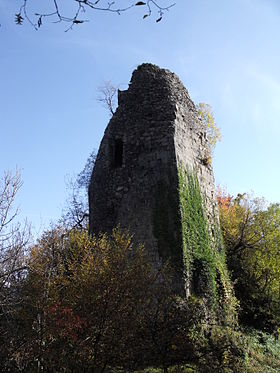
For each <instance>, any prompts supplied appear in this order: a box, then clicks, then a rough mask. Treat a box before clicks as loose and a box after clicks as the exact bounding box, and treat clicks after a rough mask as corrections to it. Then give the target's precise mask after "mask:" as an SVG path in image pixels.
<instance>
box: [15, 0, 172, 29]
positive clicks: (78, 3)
mask: <svg viewBox="0 0 280 373" xmlns="http://www.w3.org/2000/svg"><path fill="white" fill-rule="evenodd" d="M118 3H119V1H111V2H108V1H105V0H94V1H89V0H72V1H71V2H70V7H71V10H70V14H71V15H66V14H68V13H67V7H66V6H65V4H63V5H62V2H61V1H59V0H48V1H47V5H46V4H44V7H39V6H38V4H37V3H36V2H34V1H32V0H22V4H21V6H20V8H19V10H18V12H17V13H16V16H15V22H16V24H18V25H22V24H23V22H24V21H25V20H26V21H28V22H29V23H30V24H31V25H32V26H33V27H34V28H35V29H36V30H38V29H39V28H40V27H42V25H43V22H45V21H46V20H50V21H52V22H54V23H59V22H60V23H65V24H67V25H68V27H67V29H66V30H65V31H68V30H70V29H72V28H73V26H76V25H81V24H83V23H85V22H88V20H87V19H85V18H84V14H85V13H86V12H87V11H88V12H89V11H92V12H96V13H97V12H100V11H102V12H110V13H116V14H118V15H120V14H122V13H124V12H126V11H128V10H130V9H132V8H134V7H139V8H144V9H145V13H144V15H143V18H144V19H145V18H147V17H150V16H151V15H152V13H153V11H156V12H157V14H158V16H157V18H156V22H159V21H161V19H162V17H163V15H164V14H165V13H166V12H167V11H168V10H169V9H170V8H172V7H173V6H174V5H175V4H172V3H169V4H166V3H165V2H164V1H163V0H146V1H136V0H127V1H126V5H124V6H120V5H119V4H118ZM42 9H44V10H42ZM46 9H47V10H46ZM68 11H69V9H68Z"/></svg>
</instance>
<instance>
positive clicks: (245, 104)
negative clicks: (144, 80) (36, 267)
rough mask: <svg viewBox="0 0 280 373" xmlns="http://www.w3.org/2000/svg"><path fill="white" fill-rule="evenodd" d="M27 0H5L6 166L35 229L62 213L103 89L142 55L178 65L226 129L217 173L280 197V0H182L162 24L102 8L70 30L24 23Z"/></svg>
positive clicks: (2, 123)
mask: <svg viewBox="0 0 280 373" xmlns="http://www.w3.org/2000/svg"><path fill="white" fill-rule="evenodd" d="M46 1H47V0H45V2H46ZM69 2H70V1H68V4H69ZM128 2H129V0H119V3H120V4H127V3H128ZM171 2H172V1H171ZM61 3H62V4H66V3H67V2H65V1H61ZM161 3H168V0H161ZM19 4H20V1H17V0H12V1H11V0H1V1H0V23H1V27H0V46H1V48H0V64H1V65H0V66H1V69H0V82H1V88H0V129H1V131H0V159H1V163H0V175H1V174H3V171H4V170H8V169H9V170H14V169H15V168H16V167H17V168H19V169H20V170H21V172H22V179H23V182H24V185H23V187H22V189H21V191H20V194H19V196H18V203H19V204H20V207H21V216H22V217H24V216H26V217H27V218H28V219H29V220H30V221H31V222H33V224H34V226H35V227H36V229H38V228H39V227H47V226H48V224H49V221H50V220H55V219H57V218H59V216H60V213H61V209H62V207H63V205H64V201H65V196H66V187H65V179H66V178H67V175H73V174H75V173H78V172H79V171H80V170H81V169H82V168H83V166H84V164H85V162H86V159H87V157H88V155H89V153H90V152H91V151H92V150H93V149H98V146H99V143H100V140H101V138H102V135H103V132H104V129H105V127H106V125H107V122H108V115H107V113H106V111H105V110H104V109H103V108H102V107H101V106H100V104H99V103H98V102H97V101H96V96H97V92H96V90H97V87H98V86H100V85H102V83H103V82H104V80H111V81H112V82H113V83H115V84H116V85H119V86H120V88H126V87H127V84H128V82H129V80H130V76H131V73H132V71H133V70H134V69H135V68H136V67H137V65H139V64H141V63H143V62H151V63H155V64H157V65H159V66H160V67H164V68H168V69H170V70H172V71H173V72H175V73H176V74H177V75H179V77H180V79H181V80H182V82H183V83H184V84H185V86H186V87H187V89H188V91H189V93H190V95H191V97H192V99H193V100H194V101H195V103H199V102H206V103H208V104H210V105H211V106H212V108H213V111H214V113H215V118H216V122H217V123H218V125H219V126H220V128H221V131H222V136H223V139H222V142H221V143H219V144H218V145H217V148H216V152H215V157H214V172H215V179H216V182H217V183H219V184H221V185H224V186H226V187H227V189H228V191H229V192H230V193H232V194H236V193H238V192H240V193H241V192H247V191H254V192H255V195H256V196H259V197H261V196H263V197H265V198H266V199H268V200H269V201H271V202H280V188H279V185H280V172H279V162H280V146H279V142H280V123H279V120H280V2H279V0H227V1H224V0H211V1H209V0H177V4H176V6H175V7H174V8H172V9H171V10H170V11H169V12H168V14H166V15H165V16H164V18H163V20H162V21H161V22H159V23H156V22H155V19H156V18H157V15H156V14H155V13H154V14H153V15H152V16H151V17H150V18H147V19H145V20H143V19H142V16H143V12H144V10H142V9H140V8H141V7H138V8H135V9H132V10H131V11H129V12H127V13H125V14H122V15H121V16H118V15H115V14H108V13H104V12H103V13H102V12H99V13H93V12H91V13H87V14H86V15H85V18H86V19H90V22H87V23H85V24H83V25H79V26H77V27H76V28H74V30H72V31H69V32H64V29H65V27H66V26H65V25H64V26H63V25H60V24H53V23H50V22H49V23H45V24H43V27H42V28H41V29H40V30H39V31H35V30H34V29H32V27H31V26H30V25H29V24H28V23H24V24H23V25H22V26H16V25H15V23H14V14H15V13H16V12H17V10H18V9H17V8H18V5H19ZM63 6H65V5H63Z"/></svg>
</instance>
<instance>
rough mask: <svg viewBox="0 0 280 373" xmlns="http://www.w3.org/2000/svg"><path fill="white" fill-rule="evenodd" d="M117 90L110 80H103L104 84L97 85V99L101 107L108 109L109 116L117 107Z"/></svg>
mask: <svg viewBox="0 0 280 373" xmlns="http://www.w3.org/2000/svg"><path fill="white" fill-rule="evenodd" d="M117 92H118V88H117V87H116V86H115V85H114V84H112V82H110V81H105V82H104V84H103V85H102V86H100V87H98V93H99V95H98V97H97V101H99V102H100V103H101V104H102V105H103V107H104V108H105V109H106V110H108V112H109V114H110V116H112V115H114V113H115V111H116V107H117Z"/></svg>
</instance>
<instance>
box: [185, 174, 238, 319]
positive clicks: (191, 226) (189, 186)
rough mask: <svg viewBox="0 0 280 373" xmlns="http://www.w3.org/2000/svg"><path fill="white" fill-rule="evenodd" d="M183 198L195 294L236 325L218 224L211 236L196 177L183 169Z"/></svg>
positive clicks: (187, 252)
mask: <svg viewBox="0 0 280 373" xmlns="http://www.w3.org/2000/svg"><path fill="white" fill-rule="evenodd" d="M179 196H180V210H181V219H182V236H183V252H184V264H185V268H186V276H187V279H188V282H189V285H190V287H191V291H193V292H194V293H197V295H199V296H203V297H205V298H206V299H208V300H209V301H210V304H211V305H212V307H213V308H215V307H216V309H217V306H222V308H223V309H224V310H225V311H226V320H227V322H233V323H234V322H235V317H236V307H237V303H236V299H235V298H234V296H233V292H232V286H231V281H230V278H229V274H228V271H227V266H226V260H225V253H224V250H223V246H222V241H221V237H220V232H219V228H218V223H216V224H215V226H214V227H212V229H213V231H214V237H211V236H210V234H209V230H210V227H208V223H207V220H206V218H205V207H204V203H203V200H202V196H201V193H200V188H199V183H198V180H197V177H196V175H194V174H193V173H192V172H190V171H187V172H185V171H184V170H183V169H182V168H180V169H179Z"/></svg>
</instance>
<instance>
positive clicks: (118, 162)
mask: <svg viewBox="0 0 280 373" xmlns="http://www.w3.org/2000/svg"><path fill="white" fill-rule="evenodd" d="M122 165H123V142H122V140H115V147H114V167H116V168H117V167H122Z"/></svg>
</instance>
